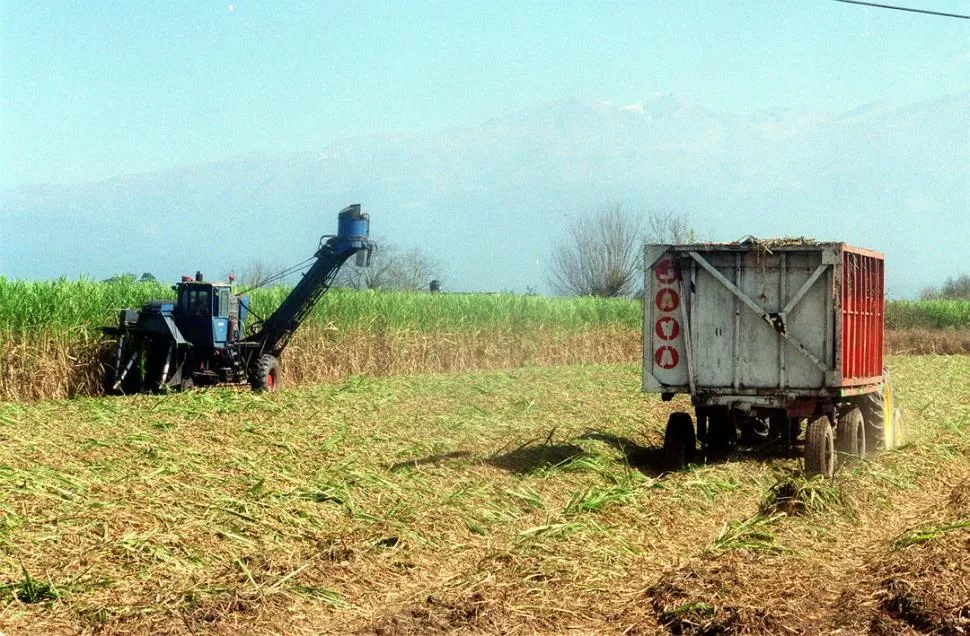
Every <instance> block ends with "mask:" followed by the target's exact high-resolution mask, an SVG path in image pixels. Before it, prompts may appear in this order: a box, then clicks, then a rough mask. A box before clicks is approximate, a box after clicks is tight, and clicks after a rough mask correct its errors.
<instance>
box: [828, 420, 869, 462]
mask: <svg viewBox="0 0 970 636" xmlns="http://www.w3.org/2000/svg"><path fill="white" fill-rule="evenodd" d="M835 431H836V436H835V447H836V448H837V449H838V451H839V459H840V460H841V463H845V462H846V461H847V460H849V459H853V458H858V459H865V458H866V438H867V436H866V426H865V422H864V421H863V419H862V411H861V410H860V409H859V408H858V407H856V408H853V409H851V410H849V411H848V412H846V413H843V414H842V415H840V416H839V422H838V424H837V425H836V428H835Z"/></svg>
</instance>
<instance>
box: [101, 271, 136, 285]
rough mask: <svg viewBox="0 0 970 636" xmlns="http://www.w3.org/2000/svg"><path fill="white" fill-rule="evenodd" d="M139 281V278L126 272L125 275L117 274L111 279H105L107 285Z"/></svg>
mask: <svg viewBox="0 0 970 636" xmlns="http://www.w3.org/2000/svg"><path fill="white" fill-rule="evenodd" d="M136 280H138V277H137V276H135V275H134V274H132V273H131V272H124V273H123V274H117V275H115V276H112V277H111V278H105V279H104V281H102V282H105V283H133V282H135V281H136Z"/></svg>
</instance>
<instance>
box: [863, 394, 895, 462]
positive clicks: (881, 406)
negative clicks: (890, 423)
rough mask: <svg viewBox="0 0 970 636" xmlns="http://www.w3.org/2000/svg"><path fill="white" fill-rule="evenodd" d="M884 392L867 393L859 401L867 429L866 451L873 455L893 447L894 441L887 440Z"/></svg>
mask: <svg viewBox="0 0 970 636" xmlns="http://www.w3.org/2000/svg"><path fill="white" fill-rule="evenodd" d="M884 400H885V398H884V397H883V394H882V391H876V392H874V393H867V394H866V395H863V396H862V398H861V399H860V400H859V408H860V409H861V410H862V419H863V420H864V421H865V427H866V451H867V452H869V453H872V454H875V453H877V452H878V451H883V450H886V448H887V447H891V446H892V440H888V442H889V443H888V444H887V440H886V428H885V424H886V410H885V407H886V404H885V401H884Z"/></svg>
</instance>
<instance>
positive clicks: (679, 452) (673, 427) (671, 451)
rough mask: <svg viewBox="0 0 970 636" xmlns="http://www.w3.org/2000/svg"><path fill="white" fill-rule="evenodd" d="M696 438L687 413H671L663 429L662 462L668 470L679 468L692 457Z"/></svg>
mask: <svg viewBox="0 0 970 636" xmlns="http://www.w3.org/2000/svg"><path fill="white" fill-rule="evenodd" d="M696 447H697V438H696V436H695V434H694V422H693V420H691V417H690V414H689V413H684V412H682V411H678V412H676V413H671V414H670V417H669V418H668V419H667V428H666V430H665V431H664V448H663V452H664V462H665V463H666V465H667V468H668V469H669V470H680V469H681V468H684V467H685V466H686V465H687V464H689V463H690V462H691V460H693V459H694V451H695V449H696Z"/></svg>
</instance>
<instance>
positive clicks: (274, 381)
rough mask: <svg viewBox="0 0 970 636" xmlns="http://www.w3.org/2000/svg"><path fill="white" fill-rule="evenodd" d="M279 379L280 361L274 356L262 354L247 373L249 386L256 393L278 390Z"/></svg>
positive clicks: (280, 372) (280, 371) (280, 376)
mask: <svg viewBox="0 0 970 636" xmlns="http://www.w3.org/2000/svg"><path fill="white" fill-rule="evenodd" d="M281 378H282V370H281V369H280V361H279V360H277V359H276V356H273V355H270V354H268V353H264V354H263V355H261V356H259V360H257V361H256V364H255V365H253V368H252V370H251V371H250V373H249V385H250V386H251V387H253V391H256V392H257V393H262V392H264V391H265V392H269V393H272V392H273V391H278V390H279V388H280V380H281Z"/></svg>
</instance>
